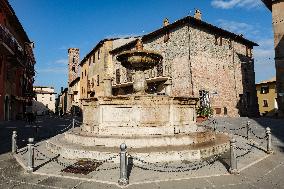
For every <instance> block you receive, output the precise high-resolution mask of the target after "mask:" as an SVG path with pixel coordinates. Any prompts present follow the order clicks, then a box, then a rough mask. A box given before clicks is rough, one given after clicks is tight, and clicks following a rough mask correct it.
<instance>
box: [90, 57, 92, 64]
mask: <svg viewBox="0 0 284 189" xmlns="http://www.w3.org/2000/svg"><path fill="white" fill-rule="evenodd" d="M91 63H92V57H90V58H89V65H91Z"/></svg>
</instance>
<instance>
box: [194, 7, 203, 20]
mask: <svg viewBox="0 0 284 189" xmlns="http://www.w3.org/2000/svg"><path fill="white" fill-rule="evenodd" d="M194 18H195V19H197V20H202V13H201V11H200V10H199V9H196V10H195V13H194Z"/></svg>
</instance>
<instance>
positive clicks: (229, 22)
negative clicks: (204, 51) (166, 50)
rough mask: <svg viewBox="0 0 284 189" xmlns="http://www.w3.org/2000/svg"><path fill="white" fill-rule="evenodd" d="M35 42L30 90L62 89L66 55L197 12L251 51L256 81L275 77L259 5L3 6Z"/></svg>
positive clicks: (160, 1)
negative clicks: (251, 44)
mask: <svg viewBox="0 0 284 189" xmlns="http://www.w3.org/2000/svg"><path fill="white" fill-rule="evenodd" d="M9 2H10V4H11V5H12V7H13V8H14V10H15V12H16V14H17V16H18V18H19V20H20V21H21V23H22V25H23V27H24V28H25V30H26V32H27V34H28V36H29V38H30V39H31V40H32V41H34V42H35V49H34V52H35V56H36V61H37V63H36V72H37V74H36V77H35V85H45V86H54V87H55V89H56V92H59V90H60V87H61V86H63V87H66V86H67V57H68V56H67V49H68V48H69V47H77V48H80V59H82V58H83V57H84V56H85V55H86V53H88V52H89V51H90V50H91V49H92V48H93V47H94V46H95V45H96V43H97V42H98V41H100V40H101V39H104V38H107V37H120V36H128V35H142V34H146V33H149V32H151V31H153V30H155V29H158V28H160V27H161V25H162V21H163V19H164V18H166V17H167V18H169V20H170V22H173V21H175V20H178V19H180V18H182V17H184V16H187V15H193V13H194V10H195V8H198V9H200V10H201V11H202V14H203V20H204V21H206V22H208V23H211V24H213V25H217V26H219V27H222V28H224V29H227V30H229V31H232V32H235V33H238V34H244V36H245V37H246V38H248V39H250V40H253V41H255V42H257V43H258V44H259V45H260V46H259V47H257V48H255V51H254V53H255V72H256V81H257V82H258V81H260V80H264V79H269V78H271V77H273V76H274V75H275V68H274V50H273V31H272V25H271V12H270V11H268V9H266V7H264V5H263V4H262V3H261V0H202V1H196V0H143V1H142V0H9Z"/></svg>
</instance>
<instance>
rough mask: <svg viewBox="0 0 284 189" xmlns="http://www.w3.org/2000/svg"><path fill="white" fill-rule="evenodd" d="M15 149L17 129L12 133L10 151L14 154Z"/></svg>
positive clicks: (16, 148)
mask: <svg viewBox="0 0 284 189" xmlns="http://www.w3.org/2000/svg"><path fill="white" fill-rule="evenodd" d="M17 150H18V147H17V131H13V134H12V153H13V154H16V153H17Z"/></svg>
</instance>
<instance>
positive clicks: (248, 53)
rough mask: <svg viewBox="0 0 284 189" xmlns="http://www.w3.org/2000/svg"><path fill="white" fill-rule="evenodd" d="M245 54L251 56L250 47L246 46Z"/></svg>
mask: <svg viewBox="0 0 284 189" xmlns="http://www.w3.org/2000/svg"><path fill="white" fill-rule="evenodd" d="M246 56H247V57H249V58H251V57H252V50H251V48H250V47H247V46H246Z"/></svg>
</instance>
